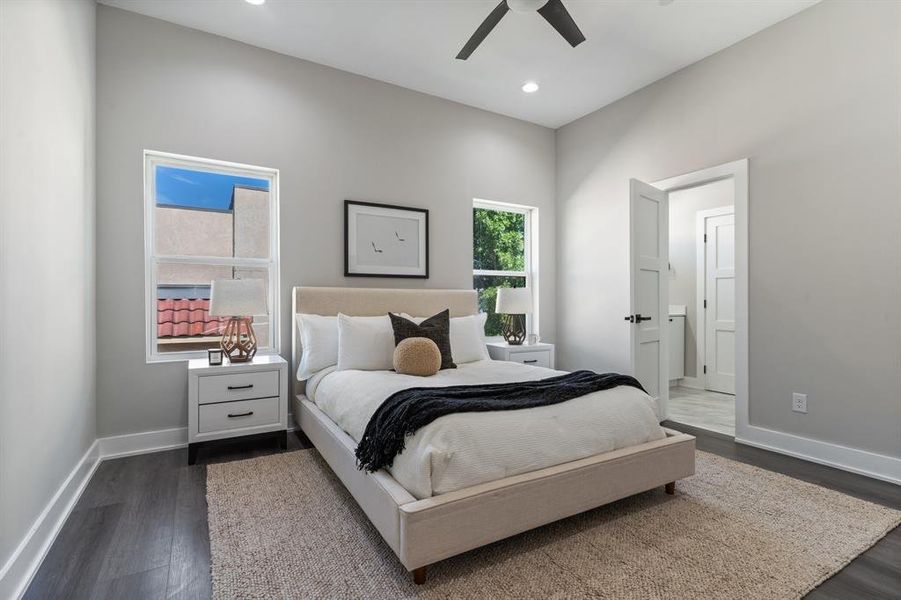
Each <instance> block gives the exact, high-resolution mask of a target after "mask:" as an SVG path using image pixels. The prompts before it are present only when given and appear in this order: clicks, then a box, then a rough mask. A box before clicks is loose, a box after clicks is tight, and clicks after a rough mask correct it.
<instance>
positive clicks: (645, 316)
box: [626, 179, 669, 419]
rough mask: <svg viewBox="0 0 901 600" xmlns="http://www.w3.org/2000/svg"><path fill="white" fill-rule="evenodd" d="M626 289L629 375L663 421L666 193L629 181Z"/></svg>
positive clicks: (666, 312)
mask: <svg viewBox="0 0 901 600" xmlns="http://www.w3.org/2000/svg"><path fill="white" fill-rule="evenodd" d="M630 196H631V197H630V201H631V206H630V210H631V227H630V234H631V251H630V284H631V304H630V310H631V312H632V314H630V315H629V316H627V317H626V320H627V321H629V322H630V327H631V328H632V339H631V341H632V372H633V374H634V376H635V377H636V378H637V379H638V381H640V382H641V384H642V385H643V386H644V388H645V390H647V392H648V394H650V395H651V396H652V397H653V398H655V399H656V400H657V404H658V407H659V410H660V417H661V419H662V418H665V417H666V414H667V413H666V403H667V399H668V396H669V381H668V380H669V375H668V362H669V361H668V360H667V352H666V337H667V336H666V332H667V325H668V317H669V308H668V307H669V290H668V285H669V281H668V278H667V263H668V261H669V210H668V206H667V194H666V192H664V191H662V190H659V189H657V188H655V187H654V186H652V185H649V184H647V183H644V182H642V181H638V180H636V179H633V180H632V181H631V194H630Z"/></svg>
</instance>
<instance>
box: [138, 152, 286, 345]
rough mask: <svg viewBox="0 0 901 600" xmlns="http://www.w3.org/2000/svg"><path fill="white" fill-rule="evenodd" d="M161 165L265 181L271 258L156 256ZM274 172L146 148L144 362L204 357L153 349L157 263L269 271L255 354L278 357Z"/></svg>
mask: <svg viewBox="0 0 901 600" xmlns="http://www.w3.org/2000/svg"><path fill="white" fill-rule="evenodd" d="M159 166H164V167H176V168H180V169H190V170H192V171H208V172H214V173H226V174H229V175H237V176H240V177H253V178H256V179H264V180H266V181H268V182H269V258H237V257H223V256H184V255H157V254H156V249H155V239H156V236H155V235H154V231H155V230H154V226H155V223H154V216H155V211H154V208H155V206H156V177H155V176H154V175H155V173H156V168H157V167H159ZM278 179H279V172H278V169H270V168H268V167H257V166H253V165H244V164H239V163H232V162H226V161H221V160H213V159H209V158H199V157H195V156H184V155H181V154H171V153H168V152H158V151H155V150H144V287H145V291H144V315H145V325H146V329H145V336H144V337H145V349H146V359H147V362H148V363H155V362H174V361H183V360H189V359H192V358H206V356H207V353H206V351H205V350H193V351H186V352H158V351H157V337H156V331H157V322H156V321H157V302H156V295H157V290H156V287H157V265H159V264H164V263H165V264H179V263H183V264H202V265H209V266H229V267H250V268H256V269H260V268H263V269H267V271H268V279H269V289H268V295H269V340H270V345H269V346H267V347H261V348H259V350H258V352H257V353H258V354H278V353H279V352H280V349H281V343H280V339H279V333H280V328H279V315H280V314H281V313H280V309H279V298H280V296H281V294H280V291H279V227H278V212H279V211H278V206H279V204H278V201H279V198H278V196H279V194H278V192H279V189H278Z"/></svg>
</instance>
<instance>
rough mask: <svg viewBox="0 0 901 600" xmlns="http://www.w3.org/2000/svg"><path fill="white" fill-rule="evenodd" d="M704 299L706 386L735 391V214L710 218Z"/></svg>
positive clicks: (722, 390)
mask: <svg viewBox="0 0 901 600" xmlns="http://www.w3.org/2000/svg"><path fill="white" fill-rule="evenodd" d="M705 231H706V234H707V235H706V238H705V239H706V240H707V243H706V246H705V254H706V263H707V264H706V269H705V270H706V283H705V293H704V299H705V300H706V301H707V307H706V311H705V315H704V319H705V347H706V352H705V353H706V359H705V365H706V366H707V385H706V387H707V389H708V390H713V391H716V392H723V393H725V394H734V393H735V215H734V214H730V215H721V216H716V217H709V218H707V223H706V226H705Z"/></svg>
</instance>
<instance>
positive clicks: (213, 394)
mask: <svg viewBox="0 0 901 600" xmlns="http://www.w3.org/2000/svg"><path fill="white" fill-rule="evenodd" d="M199 379H200V382H199V383H198V388H199V390H198V391H199V393H198V396H199V397H198V403H199V404H210V403H213V402H229V401H231V400H247V399H250V398H268V397H270V396H278V395H279V393H278V371H257V372H252V373H231V374H228V375H207V376H205V377H200V378H199Z"/></svg>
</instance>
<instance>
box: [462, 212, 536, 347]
mask: <svg viewBox="0 0 901 600" xmlns="http://www.w3.org/2000/svg"><path fill="white" fill-rule="evenodd" d="M535 213H537V210H536V209H533V208H528V207H524V206H515V205H511V204H501V203H497V202H486V201H483V200H476V201H475V202H474V203H473V208H472V263H473V264H472V267H473V271H472V274H473V288H475V289H476V290H477V291H478V293H479V310H480V311H481V312H485V313H488V320H487V322H486V323H485V335H487V336H489V337H492V336H499V335H501V329H502V324H501V317H500V315H497V314H495V312H494V306H495V301H496V299H497V288H499V287H530V288H532V293H533V294H534V293H535V290H536V289H537V281H536V280H535V279H536V278H535V276H534V269H533V265H532V261H531V256H532V255H533V251H532V239H531V230H532V222H533V220H535V216H536V215H535ZM533 305H534V306H535V307H536V310H534V311H533V315H532V316H530V317H528V318H527V320H526V327H527V329H528V331H529V332H533V331H535V330H536V329H537V327H536V322H535V321H536V319H535V318H534V314H535V313H537V302H535V303H533Z"/></svg>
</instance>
